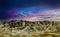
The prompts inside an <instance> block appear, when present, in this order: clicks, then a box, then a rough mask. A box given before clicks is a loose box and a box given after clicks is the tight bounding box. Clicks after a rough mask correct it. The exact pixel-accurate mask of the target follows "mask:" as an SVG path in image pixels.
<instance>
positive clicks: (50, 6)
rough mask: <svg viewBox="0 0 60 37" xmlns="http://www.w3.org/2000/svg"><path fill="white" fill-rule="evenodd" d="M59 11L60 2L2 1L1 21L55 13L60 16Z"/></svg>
mask: <svg viewBox="0 0 60 37" xmlns="http://www.w3.org/2000/svg"><path fill="white" fill-rule="evenodd" d="M59 10H60V0H0V20H10V19H23V18H24V19H26V18H28V19H29V18H31V17H38V16H40V15H41V14H42V15H48V14H49V13H52V12H53V11H54V12H58V13H56V15H60V12H59ZM54 12H53V13H54ZM45 13H46V14H45Z"/></svg>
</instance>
